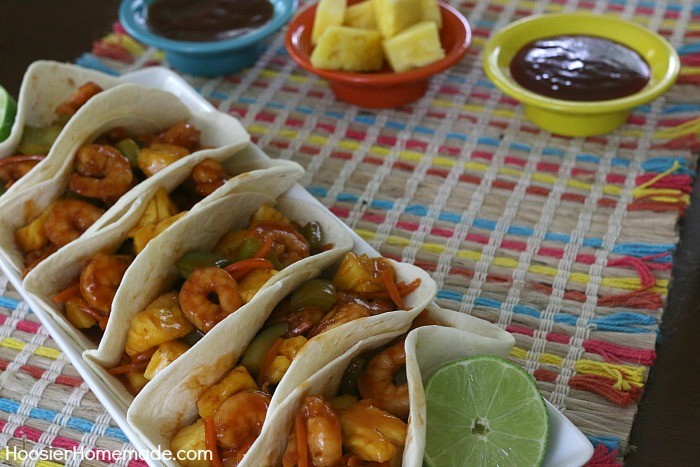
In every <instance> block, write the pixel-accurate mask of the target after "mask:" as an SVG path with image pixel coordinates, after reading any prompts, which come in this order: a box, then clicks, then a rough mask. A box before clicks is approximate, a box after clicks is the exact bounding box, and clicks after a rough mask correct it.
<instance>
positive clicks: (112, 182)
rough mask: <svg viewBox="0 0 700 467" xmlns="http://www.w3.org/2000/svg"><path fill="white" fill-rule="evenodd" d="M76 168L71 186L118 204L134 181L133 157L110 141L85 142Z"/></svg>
mask: <svg viewBox="0 0 700 467" xmlns="http://www.w3.org/2000/svg"><path fill="white" fill-rule="evenodd" d="M73 169H74V171H73V173H72V174H71V176H70V181H69V184H68V187H69V188H70V190H71V191H74V192H75V193H78V194H80V195H83V196H87V197H88V198H96V199H100V200H102V201H104V202H105V203H107V204H114V202H116V201H117V200H118V199H119V197H120V196H121V195H123V194H124V193H126V192H127V191H128V190H129V188H131V185H132V182H133V181H134V173H133V172H132V171H131V163H129V159H127V158H126V157H124V156H123V155H122V153H121V152H119V150H117V148H115V147H113V146H108V145H99V144H87V145H85V146H82V147H81V148H80V149H78V152H77V153H76V155H75V161H74V165H73Z"/></svg>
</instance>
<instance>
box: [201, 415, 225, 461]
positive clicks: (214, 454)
mask: <svg viewBox="0 0 700 467" xmlns="http://www.w3.org/2000/svg"><path fill="white" fill-rule="evenodd" d="M204 445H205V446H206V448H207V450H208V451H209V452H211V465H212V467H224V463H223V462H221V458H220V457H219V450H218V448H217V447H216V425H215V424H214V416H213V415H210V416H208V417H204Z"/></svg>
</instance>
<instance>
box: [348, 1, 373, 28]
mask: <svg viewBox="0 0 700 467" xmlns="http://www.w3.org/2000/svg"><path fill="white" fill-rule="evenodd" d="M343 25H344V26H350V27H351V28H360V29H373V30H374V29H377V21H376V20H375V18H374V7H373V6H372V2H371V1H370V0H364V1H363V2H360V3H355V4H354V5H351V6H349V7H348V8H347V10H345V22H343Z"/></svg>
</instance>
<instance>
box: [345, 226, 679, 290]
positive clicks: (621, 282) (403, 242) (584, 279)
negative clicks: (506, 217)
mask: <svg viewBox="0 0 700 467" xmlns="http://www.w3.org/2000/svg"><path fill="white" fill-rule="evenodd" d="M355 232H356V233H357V234H358V235H359V236H360V237H362V238H363V239H365V240H368V241H372V240H374V238H375V237H376V232H372V231H371V230H366V229H355ZM385 243H386V244H388V245H393V246H399V247H407V246H408V245H409V244H410V243H411V240H410V239H408V238H404V237H398V236H395V235H390V236H389V237H387V238H386V240H385ZM421 250H424V251H428V252H430V253H434V254H443V253H444V252H445V251H446V250H447V247H446V246H445V245H442V244H438V243H423V244H422V245H421ZM455 256H456V257H458V258H464V259H468V260H470V261H474V262H476V261H480V260H481V258H482V256H483V254H482V253H481V252H479V251H473V250H458V251H457V252H456V253H455ZM491 264H492V265H494V266H499V267H503V268H508V269H516V268H517V267H518V266H519V265H520V263H519V262H518V260H517V259H513V258H507V257H495V258H493V261H491ZM528 272H531V273H533V274H540V275H543V276H547V277H556V275H557V274H558V269H557V268H555V267H551V266H541V265H530V266H529V267H528ZM569 280H570V281H571V282H575V283H579V284H588V283H589V282H590V281H591V276H590V274H584V273H578V272H574V273H571V274H570V275H569ZM600 285H601V286H603V287H610V288H614V289H622V290H648V291H650V292H657V293H667V292H668V286H669V280H668V279H656V285H655V286H653V287H649V288H647V287H643V286H642V281H641V279H640V278H638V277H603V278H602V279H601V281H600Z"/></svg>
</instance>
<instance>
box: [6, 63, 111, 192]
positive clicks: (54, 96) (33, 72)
mask: <svg viewBox="0 0 700 467" xmlns="http://www.w3.org/2000/svg"><path fill="white" fill-rule="evenodd" d="M90 81H92V82H93V83H95V84H97V85H98V86H100V87H101V88H102V89H103V90H105V91H106V90H108V89H110V88H113V87H115V86H118V85H120V84H121V81H120V80H119V79H117V78H115V77H113V76H110V75H107V74H105V73H101V72H99V71H94V70H88V69H86V68H82V67H79V66H76V65H71V64H67V63H60V62H54V61H49V60H39V61H36V62H34V63H32V64H31V65H30V66H29V67H28V68H27V71H26V72H25V74H24V77H23V78H22V84H21V85H20V90H19V96H18V98H17V115H16V116H15V122H14V124H13V125H12V129H11V132H10V135H9V136H8V137H7V139H6V140H4V141H2V142H0V158H3V157H8V156H13V155H15V154H16V151H17V146H18V145H19V143H20V141H21V139H22V135H23V134H24V128H25V126H33V127H48V126H50V125H52V124H53V123H54V122H55V120H56V118H57V115H56V107H57V106H58V105H59V104H61V103H62V102H64V101H66V100H67V99H68V98H69V97H70V95H71V94H73V92H74V91H76V90H77V89H78V88H79V87H80V86H82V85H83V84H85V83H87V82H90ZM30 174H31V176H30V175H29V174H28V175H26V176H24V177H22V179H20V181H19V182H17V183H15V184H14V185H13V186H11V187H10V188H9V189H8V190H7V192H6V193H5V195H4V196H6V195H7V194H8V193H10V194H11V193H14V192H15V191H17V190H19V189H24V188H27V187H30V186H32V185H34V184H36V183H38V182H39V181H41V180H46V179H47V178H50V177H51V175H52V166H51V164H48V163H46V162H44V161H42V162H41V163H39V164H38V165H37V166H36V167H35V168H34V169H33V170H32V171H31V172H30Z"/></svg>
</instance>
